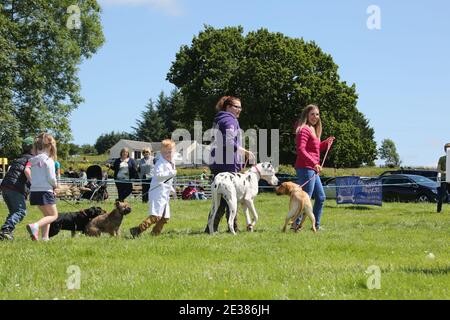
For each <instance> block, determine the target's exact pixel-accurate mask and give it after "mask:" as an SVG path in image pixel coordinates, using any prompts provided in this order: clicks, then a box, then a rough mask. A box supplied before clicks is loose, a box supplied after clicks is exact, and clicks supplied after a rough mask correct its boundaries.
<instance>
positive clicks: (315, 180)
mask: <svg viewBox="0 0 450 320" xmlns="http://www.w3.org/2000/svg"><path fill="white" fill-rule="evenodd" d="M321 135H322V122H321V121H320V113H319V107H317V106H315V105H308V106H307V107H306V108H305V109H304V110H303V112H302V115H301V117H300V121H299V122H298V127H297V129H296V138H295V144H296V150H297V160H296V161H295V169H296V171H297V177H298V182H297V183H298V184H299V185H303V184H304V183H306V182H307V181H308V180H310V179H311V180H310V181H309V182H308V183H307V184H306V185H305V186H303V190H304V191H305V192H306V193H308V195H309V197H310V198H311V197H312V196H313V195H314V208H313V212H314V216H315V217H316V228H317V230H320V218H321V216H322V209H323V203H324V201H325V192H324V191H323V186H322V181H321V180H320V177H319V175H318V173H320V171H322V166H321V163H320V152H322V151H326V150H327V149H328V148H329V147H331V145H332V144H333V141H334V139H335V138H334V137H329V138H328V139H326V140H324V141H322V142H321V141H320V136H321ZM316 173H317V175H316ZM296 223H299V220H297V221H296Z"/></svg>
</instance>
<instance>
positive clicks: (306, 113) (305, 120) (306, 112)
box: [295, 104, 322, 139]
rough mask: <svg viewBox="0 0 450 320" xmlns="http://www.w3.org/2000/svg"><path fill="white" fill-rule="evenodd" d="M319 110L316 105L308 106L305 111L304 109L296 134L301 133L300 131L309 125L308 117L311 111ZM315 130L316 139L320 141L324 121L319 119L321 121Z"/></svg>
mask: <svg viewBox="0 0 450 320" xmlns="http://www.w3.org/2000/svg"><path fill="white" fill-rule="evenodd" d="M314 109H317V111H319V107H318V106H316V105H315V104H310V105H308V106H306V108H305V109H303V111H302V114H301V116H300V120H299V121H298V126H297V129H296V130H295V133H296V134H297V133H299V132H300V130H301V129H302V128H303V127H304V126H306V125H307V124H308V116H309V113H310V112H311V110H314ZM314 129H315V131H316V137H317V138H318V139H320V137H321V136H322V121H321V120H320V118H319V121H317V123H316V125H315V126H314Z"/></svg>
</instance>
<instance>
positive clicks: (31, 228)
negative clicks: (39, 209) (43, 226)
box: [27, 223, 39, 241]
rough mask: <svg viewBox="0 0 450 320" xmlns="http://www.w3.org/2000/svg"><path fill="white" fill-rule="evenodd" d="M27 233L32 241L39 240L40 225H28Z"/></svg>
mask: <svg viewBox="0 0 450 320" xmlns="http://www.w3.org/2000/svg"><path fill="white" fill-rule="evenodd" d="M27 231H28V233H29V234H30V236H31V240H33V241H38V240H39V225H38V224H37V223H32V224H29V225H27Z"/></svg>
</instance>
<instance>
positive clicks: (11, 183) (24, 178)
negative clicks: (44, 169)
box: [0, 137, 34, 240]
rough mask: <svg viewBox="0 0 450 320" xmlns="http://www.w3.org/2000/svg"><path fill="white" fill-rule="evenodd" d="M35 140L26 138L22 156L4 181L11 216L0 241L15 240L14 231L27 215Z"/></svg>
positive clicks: (13, 164) (3, 191) (8, 217)
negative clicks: (27, 199)
mask: <svg viewBox="0 0 450 320" xmlns="http://www.w3.org/2000/svg"><path fill="white" fill-rule="evenodd" d="M33 143H34V139H33V138H32V137H28V138H25V139H24V140H23V143H22V155H21V156H20V157H19V158H17V159H15V160H14V161H13V162H12V163H11V165H10V166H9V170H8V172H7V173H6V175H5V178H4V179H3V181H2V183H1V186H0V189H1V191H2V196H3V200H4V201H5V204H6V206H7V207H8V211H9V214H8V216H7V217H6V220H5V223H4V224H3V226H2V228H1V230H0V240H14V230H15V228H16V225H17V224H18V223H20V222H21V221H22V220H23V218H24V217H25V216H26V215H27V204H26V198H27V196H28V193H29V191H30V181H31V170H30V162H29V161H30V159H31V158H32V157H33V156H32V149H33Z"/></svg>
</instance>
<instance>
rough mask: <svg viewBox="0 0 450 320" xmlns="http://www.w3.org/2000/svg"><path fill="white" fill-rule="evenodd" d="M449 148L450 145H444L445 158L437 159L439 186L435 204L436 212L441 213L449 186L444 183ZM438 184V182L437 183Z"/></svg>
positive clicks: (449, 190) (449, 191) (449, 189)
mask: <svg viewBox="0 0 450 320" xmlns="http://www.w3.org/2000/svg"><path fill="white" fill-rule="evenodd" d="M448 148H450V143H447V144H445V146H444V152H445V156H442V157H440V158H439V161H438V165H437V169H438V173H439V174H440V180H441V181H440V186H439V187H438V202H437V212H438V213H439V212H441V210H442V202H443V201H444V199H445V198H446V196H447V195H448V193H450V184H449V183H447V182H446V181H447V180H446V178H447V177H446V174H445V173H446V169H447V168H446V167H447V149H448ZM438 183H439V181H438Z"/></svg>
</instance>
